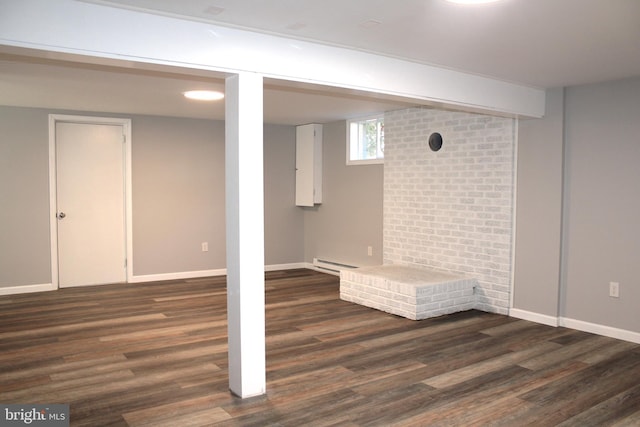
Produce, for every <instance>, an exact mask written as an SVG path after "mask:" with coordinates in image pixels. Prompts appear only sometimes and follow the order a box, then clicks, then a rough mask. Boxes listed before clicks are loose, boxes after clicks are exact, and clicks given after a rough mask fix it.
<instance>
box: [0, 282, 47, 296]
mask: <svg viewBox="0 0 640 427" xmlns="http://www.w3.org/2000/svg"><path fill="white" fill-rule="evenodd" d="M56 289H57V288H56V287H55V286H54V285H53V283H44V284H41V285H22V286H9V287H6V288H1V287H0V295H15V294H27V293H31V292H45V291H55V290H56Z"/></svg>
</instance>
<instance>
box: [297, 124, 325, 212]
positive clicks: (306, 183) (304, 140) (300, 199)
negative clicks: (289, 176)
mask: <svg viewBox="0 0 640 427" xmlns="http://www.w3.org/2000/svg"><path fill="white" fill-rule="evenodd" d="M317 203H322V125H319V124H309V125H303V126H297V127H296V206H313V205H314V204H317Z"/></svg>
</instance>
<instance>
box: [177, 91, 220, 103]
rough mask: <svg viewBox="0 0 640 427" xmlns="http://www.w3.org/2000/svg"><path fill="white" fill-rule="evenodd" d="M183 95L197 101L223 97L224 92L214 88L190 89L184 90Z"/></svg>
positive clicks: (214, 99)
mask: <svg viewBox="0 0 640 427" xmlns="http://www.w3.org/2000/svg"><path fill="white" fill-rule="evenodd" d="M184 96H185V98H189V99H195V100H197V101H218V100H220V99H222V98H224V93H222V92H217V91H215V90H190V91H188V92H185V93H184Z"/></svg>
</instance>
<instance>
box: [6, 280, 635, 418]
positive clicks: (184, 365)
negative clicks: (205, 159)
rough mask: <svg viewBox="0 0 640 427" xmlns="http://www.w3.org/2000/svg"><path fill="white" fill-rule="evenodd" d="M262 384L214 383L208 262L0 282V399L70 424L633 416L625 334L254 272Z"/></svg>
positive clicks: (222, 361) (221, 289)
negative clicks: (59, 414)
mask: <svg viewBox="0 0 640 427" xmlns="http://www.w3.org/2000/svg"><path fill="white" fill-rule="evenodd" d="M265 289H266V295H265V306H266V312H265V315H266V316H265V319H266V328H265V329H266V334H267V336H266V350H267V352H266V367H267V393H266V395H264V396H258V397H256V398H252V399H244V400H243V399H240V398H238V397H236V396H234V395H232V394H231V393H230V392H229V379H228V359H227V357H228V356H227V335H226V334H227V327H226V326H227V325H226V282H225V278H224V277H212V278H199V279H190V280H175V281H164V282H153V283H136V284H119V285H105V286H97V287H89V288H70V289H61V290H58V291H54V292H44V293H34V294H24V295H9V296H0V402H2V403H28V402H30V401H33V400H34V399H37V400H38V401H39V402H45V403H68V404H70V408H71V425H72V426H74V427H76V426H91V427H95V426H163V425H171V426H174V425H185V426H196V427H197V426H208V425H216V426H243V427H244V426H261V427H262V426H296V427H297V426H302V425H304V426H307V425H309V426H314V427H320V426H388V425H399V426H425V425H430V426H431V425H456V426H457V425H465V426H467V425H492V426H508V427H512V426H525V425H532V426H536V427H538V426H545V425H558V424H560V425H562V424H564V425H581V426H583V425H615V426H618V427H620V426H636V425H640V409H639V408H638V406H639V405H640V386H638V384H640V345H638V344H633V343H629V342H624V341H619V340H615V339H612V338H605V337H600V336H596V335H592V334H588V333H585V332H579V331H574V330H571V329H567V328H554V327H549V326H545V325H540V324H535V323H532V322H528V321H525V320H520V319H515V318H510V317H506V316H501V315H497V314H491V313H483V312H479V311H474V310H471V311H468V312H463V313H456V314H452V315H448V316H442V317H438V318H433V319H427V320H422V321H411V320H408V319H405V318H401V317H397V316H394V315H391V314H388V313H382V312H379V311H377V310H373V309H371V308H367V307H363V306H360V305H357V304H352V303H349V302H345V301H342V300H340V299H339V281H338V278H337V277H335V276H331V275H327V274H323V273H319V272H315V271H311V270H305V269H297V270H285V271H276V272H268V273H266V282H265Z"/></svg>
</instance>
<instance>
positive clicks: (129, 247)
mask: <svg viewBox="0 0 640 427" xmlns="http://www.w3.org/2000/svg"><path fill="white" fill-rule="evenodd" d="M56 123H79V124H93V125H119V126H122V131H123V133H124V138H125V140H124V154H123V155H124V159H123V160H124V175H125V176H124V189H123V191H124V207H125V218H124V222H125V257H126V265H125V271H126V280H127V282H131V281H132V277H133V238H132V236H133V226H132V224H133V209H132V179H131V119H125V118H117V117H94V116H74V115H65V114H49V224H50V225H49V230H50V241H51V249H50V250H51V284H52V285H53V288H54V289H59V288H60V284H59V277H58V218H57V217H56V214H57V212H58V210H57V200H58V194H57V176H58V170H57V164H56Z"/></svg>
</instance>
